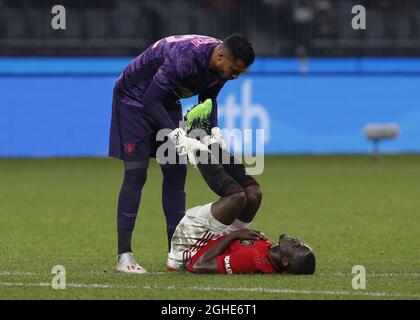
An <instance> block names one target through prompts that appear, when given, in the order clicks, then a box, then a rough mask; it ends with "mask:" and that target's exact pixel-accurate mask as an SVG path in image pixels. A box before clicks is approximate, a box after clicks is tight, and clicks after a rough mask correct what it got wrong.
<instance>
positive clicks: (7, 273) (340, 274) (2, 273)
mask: <svg viewBox="0 0 420 320" xmlns="http://www.w3.org/2000/svg"><path fill="white" fill-rule="evenodd" d="M75 273H77V274H94V275H109V274H111V275H125V274H124V273H117V272H115V271H114V270H110V271H109V272H108V271H107V272H102V271H94V270H91V271H86V272H83V271H76V272H75ZM50 274H51V273H48V272H20V271H0V276H44V275H50ZM169 274H171V275H172V274H173V273H172V272H149V273H147V274H146V275H151V276H159V275H169ZM315 275H318V276H327V277H328V276H337V277H354V274H351V273H344V272H335V273H315ZM366 276H367V277H413V278H414V277H420V273H370V274H369V273H367V274H366Z"/></svg>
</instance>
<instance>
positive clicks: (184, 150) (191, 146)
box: [168, 128, 210, 168]
mask: <svg viewBox="0 0 420 320" xmlns="http://www.w3.org/2000/svg"><path fill="white" fill-rule="evenodd" d="M168 137H169V139H171V141H172V142H173V143H174V145H175V149H176V152H177V153H178V154H179V156H181V157H185V156H187V157H188V161H189V162H190V163H191V164H192V165H193V166H194V167H195V168H197V152H198V151H206V152H207V153H209V152H210V151H209V149H208V148H207V146H205V145H204V144H202V143H201V142H200V141H198V140H197V139H193V138H190V137H188V136H187V134H186V132H185V131H184V130H182V129H181V128H176V129H175V130H173V131H172V132H170V133H169V134H168Z"/></svg>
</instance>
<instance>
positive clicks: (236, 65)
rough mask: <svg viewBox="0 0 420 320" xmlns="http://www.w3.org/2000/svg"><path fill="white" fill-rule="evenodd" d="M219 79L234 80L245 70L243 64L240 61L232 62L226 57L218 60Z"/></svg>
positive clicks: (223, 56)
mask: <svg viewBox="0 0 420 320" xmlns="http://www.w3.org/2000/svg"><path fill="white" fill-rule="evenodd" d="M218 69H219V70H218V74H219V77H220V78H222V79H223V80H234V79H236V78H238V77H239V75H240V74H241V73H243V72H245V71H246V70H247V67H246V65H245V63H244V62H243V61H242V60H241V59H236V60H233V59H232V58H230V57H229V56H227V55H222V56H221V57H220V58H219V68H218Z"/></svg>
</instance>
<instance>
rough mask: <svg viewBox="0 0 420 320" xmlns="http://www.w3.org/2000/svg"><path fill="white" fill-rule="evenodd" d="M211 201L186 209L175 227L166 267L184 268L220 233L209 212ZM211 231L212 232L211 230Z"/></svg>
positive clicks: (218, 223)
mask: <svg viewBox="0 0 420 320" xmlns="http://www.w3.org/2000/svg"><path fill="white" fill-rule="evenodd" d="M211 205H212V204H211V203H209V204H206V205H204V206H197V207H194V208H191V209H188V210H187V211H186V212H185V216H184V217H183V218H182V220H181V221H180V222H179V224H178V226H177V227H176V229H175V232H174V235H173V236H172V241H171V251H170V252H169V255H168V267H171V268H175V269H182V268H185V266H186V264H187V262H188V261H189V260H190V259H191V258H192V257H193V256H194V255H195V254H196V253H197V252H198V250H200V249H201V248H202V247H204V246H205V245H206V244H207V243H208V242H209V241H210V240H213V239H215V238H217V237H219V235H220V234H221V232H220V230H218V228H217V226H219V225H220V222H218V221H217V220H216V219H215V218H214V217H213V215H212V214H211V211H210V209H211ZM212 231H213V232H212Z"/></svg>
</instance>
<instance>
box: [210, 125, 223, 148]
mask: <svg viewBox="0 0 420 320" xmlns="http://www.w3.org/2000/svg"><path fill="white" fill-rule="evenodd" d="M210 137H211V139H213V140H214V141H215V142H216V143H218V144H219V146H220V148H222V149H226V142H225V141H224V140H223V138H222V133H221V131H220V128H219V127H214V128H212V129H211V135H210Z"/></svg>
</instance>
